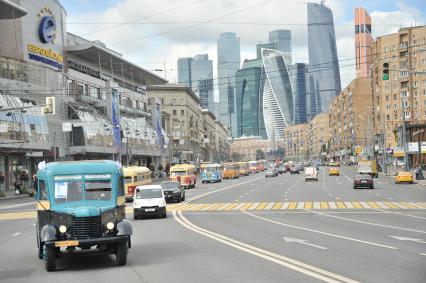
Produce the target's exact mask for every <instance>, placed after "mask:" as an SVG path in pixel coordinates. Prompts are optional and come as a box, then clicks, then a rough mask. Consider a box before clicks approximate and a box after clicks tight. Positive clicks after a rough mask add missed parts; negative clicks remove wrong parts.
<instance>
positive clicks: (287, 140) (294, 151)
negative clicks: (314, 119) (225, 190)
mask: <svg viewBox="0 0 426 283" xmlns="http://www.w3.org/2000/svg"><path fill="white" fill-rule="evenodd" d="M284 145H285V147H284V148H285V158H286V159H289V160H304V159H306V157H307V156H308V148H309V124H300V125H295V126H290V127H286V128H284Z"/></svg>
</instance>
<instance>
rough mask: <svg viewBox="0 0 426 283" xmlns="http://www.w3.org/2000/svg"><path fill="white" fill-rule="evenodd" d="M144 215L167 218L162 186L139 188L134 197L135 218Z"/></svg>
mask: <svg viewBox="0 0 426 283" xmlns="http://www.w3.org/2000/svg"><path fill="white" fill-rule="evenodd" d="M142 215H156V216H160V217H163V218H166V217H167V211H166V200H165V198H164V193H163V189H162V187H161V186H160V185H148V186H137V187H136V190H135V195H134V196H133V217H134V219H138V218H139V217H140V216H142Z"/></svg>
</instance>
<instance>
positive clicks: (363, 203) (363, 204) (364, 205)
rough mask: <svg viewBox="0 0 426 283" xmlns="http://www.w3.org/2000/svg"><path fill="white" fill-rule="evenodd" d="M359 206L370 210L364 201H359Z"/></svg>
mask: <svg viewBox="0 0 426 283" xmlns="http://www.w3.org/2000/svg"><path fill="white" fill-rule="evenodd" d="M359 204H360V205H361V206H362V207H363V208H371V207H370V206H369V205H368V204H367V203H366V202H365V201H360V202H359Z"/></svg>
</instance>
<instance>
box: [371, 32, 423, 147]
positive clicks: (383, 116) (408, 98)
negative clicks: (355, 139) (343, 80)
mask: <svg viewBox="0 0 426 283" xmlns="http://www.w3.org/2000/svg"><path fill="white" fill-rule="evenodd" d="M425 48H426V26H419V27H413V28H402V29H400V30H399V32H397V33H393V34H389V35H386V36H382V37H378V38H377V40H376V43H375V44H374V45H373V68H372V70H373V85H374V97H373V99H374V107H375V109H376V111H377V113H376V117H375V128H376V133H377V134H382V133H383V132H385V133H386V147H388V148H394V147H395V146H397V145H400V144H402V141H401V139H402V135H401V134H399V135H398V134H397V135H395V134H394V131H395V130H396V129H397V128H398V127H400V126H401V125H402V123H403V119H405V122H406V125H407V128H408V136H409V137H408V139H411V138H412V140H417V139H421V140H423V141H425V140H426V133H424V132H426V131H424V132H423V134H419V135H413V134H412V133H411V130H410V129H414V128H416V127H419V126H420V125H423V128H424V127H425V126H424V124H425V123H426V52H425ZM384 63H388V64H389V80H383V64H384ZM413 132H414V133H415V132H416V130H413Z"/></svg>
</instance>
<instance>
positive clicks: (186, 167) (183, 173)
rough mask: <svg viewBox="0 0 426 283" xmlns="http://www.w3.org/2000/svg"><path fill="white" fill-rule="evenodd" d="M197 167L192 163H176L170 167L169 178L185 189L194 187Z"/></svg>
mask: <svg viewBox="0 0 426 283" xmlns="http://www.w3.org/2000/svg"><path fill="white" fill-rule="evenodd" d="M196 173H197V168H196V167H195V166H194V165H192V164H178V165H175V166H172V167H171V168H170V179H172V180H173V181H178V182H179V183H180V185H181V186H182V187H184V188H186V189H189V188H195V184H196V183H197V175H196Z"/></svg>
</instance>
